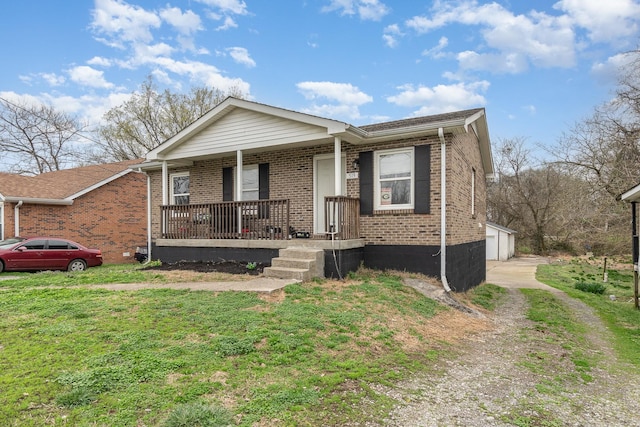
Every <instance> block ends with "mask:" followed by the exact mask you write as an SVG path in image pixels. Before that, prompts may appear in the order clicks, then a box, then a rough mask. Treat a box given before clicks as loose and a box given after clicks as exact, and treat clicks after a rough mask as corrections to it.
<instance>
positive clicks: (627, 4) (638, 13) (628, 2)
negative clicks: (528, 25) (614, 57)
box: [553, 0, 640, 44]
mask: <svg viewBox="0 0 640 427" xmlns="http://www.w3.org/2000/svg"><path fill="white" fill-rule="evenodd" d="M553 7H554V8H555V9H557V10H561V11H563V12H566V13H567V15H568V16H569V17H570V18H571V20H572V21H573V22H574V24H575V25H576V26H579V27H582V28H585V29H586V30H587V32H588V34H589V38H590V39H591V40H593V41H595V42H618V41H622V42H623V43H624V44H627V43H628V42H629V41H630V40H629V38H634V39H635V36H636V34H637V32H638V20H639V19H640V4H638V3H637V2H636V1H634V0H607V1H604V0H560V1H558V2H557V3H556V4H554V5H553Z"/></svg>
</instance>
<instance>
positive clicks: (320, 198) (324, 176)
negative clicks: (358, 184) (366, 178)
mask: <svg viewBox="0 0 640 427" xmlns="http://www.w3.org/2000/svg"><path fill="white" fill-rule="evenodd" d="M341 169H342V194H341V195H346V189H347V177H346V174H345V171H346V159H345V157H344V156H342V168H341ZM313 181H314V185H313V187H314V188H313V193H314V198H313V205H314V206H313V212H314V214H313V228H314V231H315V233H316V234H323V233H325V232H326V231H327V230H325V224H324V198H325V197H326V196H335V195H336V194H335V191H336V189H335V182H336V181H335V163H334V161H333V155H332V154H330V155H321V156H316V157H314V159H313Z"/></svg>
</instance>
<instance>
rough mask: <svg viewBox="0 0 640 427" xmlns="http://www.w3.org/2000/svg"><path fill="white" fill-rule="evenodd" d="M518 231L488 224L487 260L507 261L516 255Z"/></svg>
mask: <svg viewBox="0 0 640 427" xmlns="http://www.w3.org/2000/svg"><path fill="white" fill-rule="evenodd" d="M515 234H516V231H515V230H512V229H510V228H507V227H503V226H501V225H498V224H494V223H492V222H487V259H488V260H497V261H506V260H508V259H509V258H511V257H513V256H514V255H515V254H516V237H515Z"/></svg>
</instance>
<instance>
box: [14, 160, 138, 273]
mask: <svg viewBox="0 0 640 427" xmlns="http://www.w3.org/2000/svg"><path fill="white" fill-rule="evenodd" d="M146 184H147V181H146V177H145V175H144V174H139V173H133V172H132V173H128V174H126V175H124V176H123V177H120V178H118V179H116V180H114V181H112V182H110V183H108V184H106V185H103V186H102V187H100V188H97V189H95V190H93V191H90V192H89V193H87V194H85V195H83V196H81V197H79V198H77V199H76V200H75V201H74V203H73V205H70V206H54V205H32V204H28V203H25V204H23V205H22V206H21V207H20V235H21V236H34V235H43V236H53V237H61V238H66V239H70V240H74V241H77V242H78V243H80V244H82V245H84V246H88V247H94V248H98V249H100V250H101V251H102V254H103V258H104V262H105V263H124V262H132V261H134V259H133V255H134V252H135V249H136V246H139V245H145V244H146V240H147V214H146V212H147V185H146ZM14 208H15V204H5V210H6V214H5V218H7V217H9V216H11V217H12V218H13V213H14ZM13 234H14V225H13V219H11V223H10V224H9V223H7V224H6V226H5V235H6V236H7V237H10V236H13ZM125 252H128V253H129V255H128V256H124V255H123V253H125Z"/></svg>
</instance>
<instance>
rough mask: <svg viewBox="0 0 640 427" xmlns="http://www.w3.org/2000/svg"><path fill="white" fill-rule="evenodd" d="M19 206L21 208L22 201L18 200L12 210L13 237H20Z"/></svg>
mask: <svg viewBox="0 0 640 427" xmlns="http://www.w3.org/2000/svg"><path fill="white" fill-rule="evenodd" d="M20 206H22V200H20V201H19V202H18V203H16V206H15V208H14V212H13V215H14V216H13V223H14V231H13V232H14V234H13V235H14V236H16V237H17V236H19V235H20Z"/></svg>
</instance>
